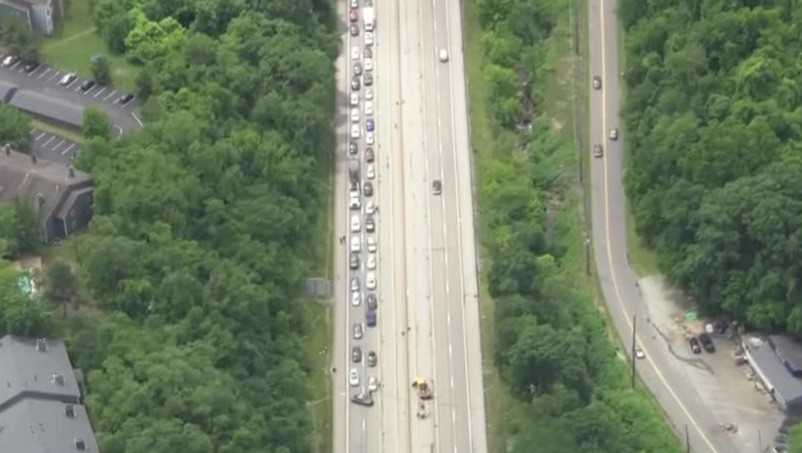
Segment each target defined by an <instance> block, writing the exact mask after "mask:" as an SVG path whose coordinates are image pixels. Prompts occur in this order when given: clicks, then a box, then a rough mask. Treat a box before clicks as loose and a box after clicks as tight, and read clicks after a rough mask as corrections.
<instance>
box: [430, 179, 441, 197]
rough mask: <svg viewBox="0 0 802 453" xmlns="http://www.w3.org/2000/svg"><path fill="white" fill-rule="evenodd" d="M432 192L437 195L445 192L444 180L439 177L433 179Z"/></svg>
mask: <svg viewBox="0 0 802 453" xmlns="http://www.w3.org/2000/svg"><path fill="white" fill-rule="evenodd" d="M432 193H433V194H435V195H440V194H441V193H443V182H442V181H440V180H439V179H435V180H434V181H432Z"/></svg>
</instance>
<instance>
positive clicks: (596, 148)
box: [593, 144, 604, 157]
mask: <svg viewBox="0 0 802 453" xmlns="http://www.w3.org/2000/svg"><path fill="white" fill-rule="evenodd" d="M602 156H604V148H602V145H599V144H596V145H593V157H602Z"/></svg>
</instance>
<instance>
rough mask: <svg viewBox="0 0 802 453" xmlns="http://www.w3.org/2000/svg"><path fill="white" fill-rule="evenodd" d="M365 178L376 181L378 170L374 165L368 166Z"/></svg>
mask: <svg viewBox="0 0 802 453" xmlns="http://www.w3.org/2000/svg"><path fill="white" fill-rule="evenodd" d="M365 176H367V177H368V179H374V178H375V177H376V168H375V167H374V166H373V164H368V166H367V169H366V170H365Z"/></svg>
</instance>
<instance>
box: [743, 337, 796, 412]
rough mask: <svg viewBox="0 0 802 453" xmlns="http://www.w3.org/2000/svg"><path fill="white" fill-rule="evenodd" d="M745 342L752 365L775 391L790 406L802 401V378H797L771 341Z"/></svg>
mask: <svg viewBox="0 0 802 453" xmlns="http://www.w3.org/2000/svg"><path fill="white" fill-rule="evenodd" d="M756 343H757V342H745V343H744V344H745V345H746V347H747V349H748V352H749V355H750V356H751V360H752V366H753V367H756V368H757V369H758V370H759V373H761V374H762V375H763V376H764V377H765V378H766V379H767V380H768V381H769V383H770V384H771V385H772V386H773V387H774V391H775V393H779V395H777V396H779V397H780V398H781V399H782V400H783V401H784V402H785V404H787V405H788V406H791V405H794V404H798V403H800V402H802V380H800V379H797V378H795V377H794V376H793V375H791V372H790V371H789V370H788V369H787V368H786V367H785V364H783V362H782V359H780V357H779V356H778V355H777V354H776V353H775V352H774V349H773V348H772V347H771V345H770V344H769V342H767V341H763V342H762V343H757V344H756Z"/></svg>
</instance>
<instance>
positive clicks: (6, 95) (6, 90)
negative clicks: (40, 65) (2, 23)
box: [0, 0, 17, 103]
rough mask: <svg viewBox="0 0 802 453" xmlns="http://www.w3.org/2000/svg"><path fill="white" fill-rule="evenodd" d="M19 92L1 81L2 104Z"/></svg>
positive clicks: (0, 97)
mask: <svg viewBox="0 0 802 453" xmlns="http://www.w3.org/2000/svg"><path fill="white" fill-rule="evenodd" d="M0 1H2V0H0ZM16 91H17V86H16V85H14V84H13V83H8V82H3V81H2V80H0V102H2V103H8V101H9V100H10V99H11V97H12V96H14V93H16Z"/></svg>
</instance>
